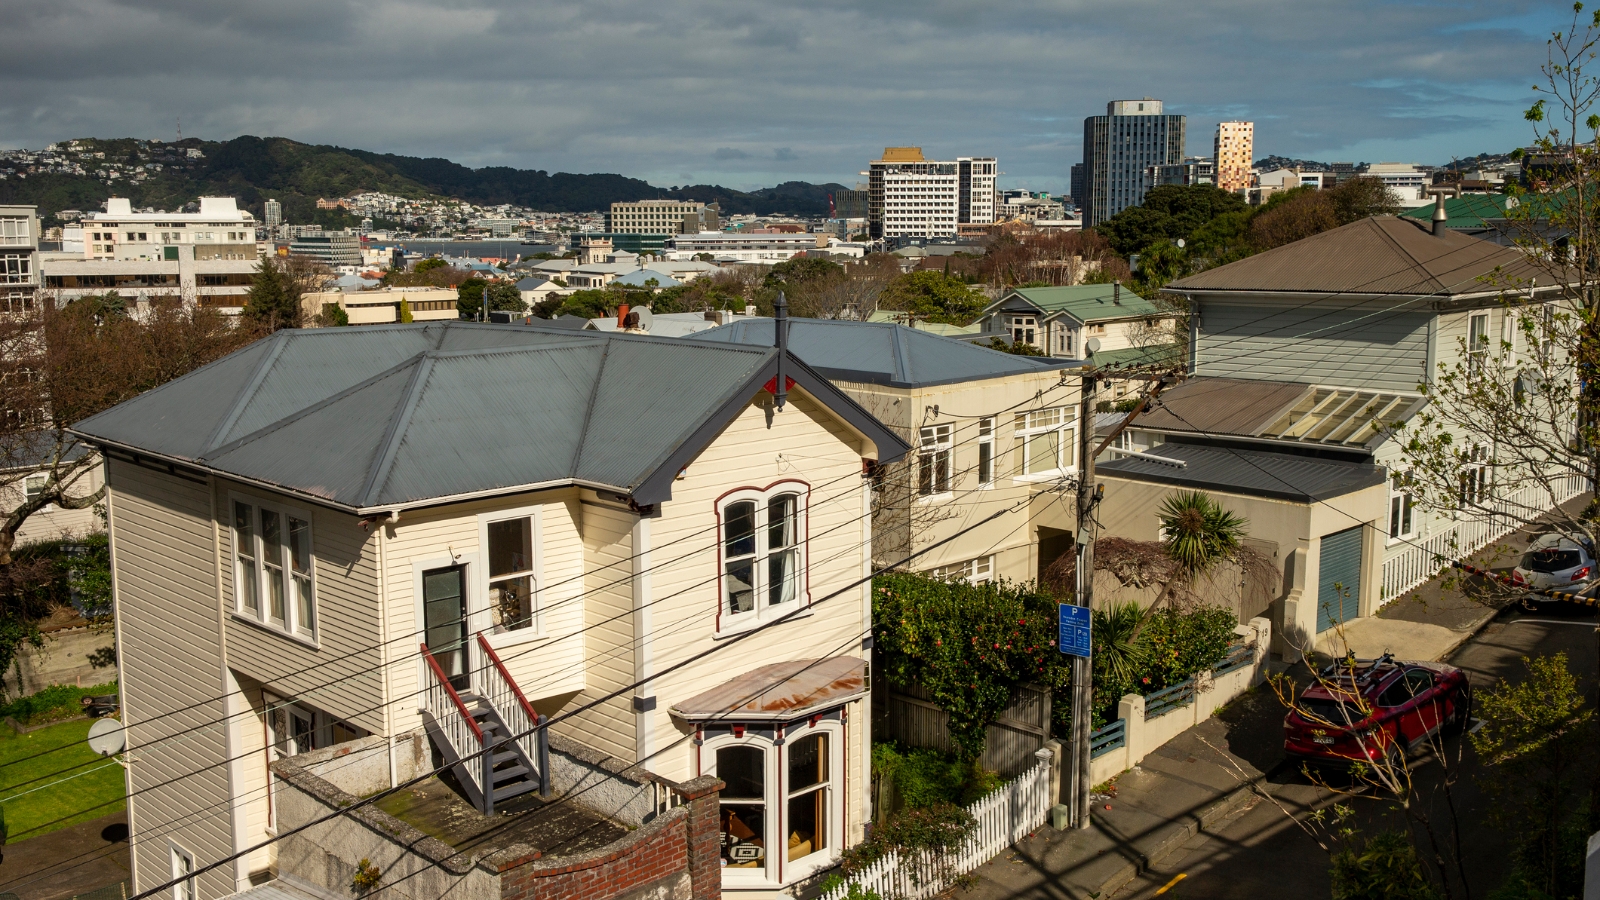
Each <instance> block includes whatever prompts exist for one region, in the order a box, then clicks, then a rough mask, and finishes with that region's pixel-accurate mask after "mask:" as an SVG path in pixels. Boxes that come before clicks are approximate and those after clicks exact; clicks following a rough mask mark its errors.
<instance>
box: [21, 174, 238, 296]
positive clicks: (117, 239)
mask: <svg viewBox="0 0 1600 900" xmlns="http://www.w3.org/2000/svg"><path fill="white" fill-rule="evenodd" d="M82 228H83V252H82V253H72V252H61V253H47V254H41V255H40V260H39V267H40V269H41V274H42V275H43V284H44V287H45V289H47V290H49V291H51V292H52V293H54V294H55V295H56V298H57V301H58V302H64V301H67V300H72V299H75V298H77V297H81V296H84V295H88V294H100V293H104V292H106V291H116V292H117V293H118V294H120V295H121V296H122V297H124V298H125V299H134V300H149V299H151V298H154V297H174V296H175V297H182V298H183V299H184V300H186V301H190V302H194V303H198V304H200V305H201V306H216V307H220V308H223V309H224V310H232V311H237V310H238V309H239V308H240V307H242V306H243V305H244V295H245V294H246V293H248V292H249V290H250V284H251V282H252V281H253V280H254V277H255V271H256V264H257V259H258V253H257V249H256V221H255V217H254V216H252V215H251V214H250V213H248V212H246V211H245V210H242V209H239V207H238V204H237V203H235V202H234V199H233V198H232V197H201V198H200V211H199V212H193V213H168V212H134V211H133V208H132V204H131V203H130V202H129V201H128V199H127V198H125V197H112V198H110V199H109V200H107V201H106V211H105V212H103V213H89V214H88V215H86V216H84V217H83V223H82Z"/></svg>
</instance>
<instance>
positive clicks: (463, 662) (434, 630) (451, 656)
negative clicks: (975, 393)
mask: <svg viewBox="0 0 1600 900" xmlns="http://www.w3.org/2000/svg"><path fill="white" fill-rule="evenodd" d="M466 587H467V585H466V567H465V566H451V567H449V568H447V569H430V570H429V571H426V572H423V573H422V620H423V628H424V629H425V631H424V641H425V642H426V643H427V645H428V652H429V653H432V654H433V658H434V659H436V660H438V661H439V667H440V668H441V669H444V674H445V677H446V678H449V679H450V683H451V684H452V685H454V686H455V688H456V690H465V689H466V688H467V687H468V686H469V682H470V679H469V678H468V676H467V671H468V669H467V591H466Z"/></svg>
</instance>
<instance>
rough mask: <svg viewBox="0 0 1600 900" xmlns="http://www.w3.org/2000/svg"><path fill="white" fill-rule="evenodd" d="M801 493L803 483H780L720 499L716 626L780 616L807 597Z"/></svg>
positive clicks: (748, 622) (726, 627)
mask: <svg viewBox="0 0 1600 900" xmlns="http://www.w3.org/2000/svg"><path fill="white" fill-rule="evenodd" d="M805 497H806V495H805V491H804V485H801V484H799V483H797V482H781V483H779V484H777V485H775V486H773V487H771V488H769V489H767V490H765V491H761V490H755V489H746V490H740V491H735V492H734V493H732V494H730V495H728V496H726V497H724V498H723V500H722V503H721V505H720V506H719V508H718V510H717V515H718V518H719V520H720V522H721V526H722V573H721V576H722V608H721V611H720V612H719V614H718V617H717V628H718V630H719V631H726V630H728V629H729V628H730V627H734V628H738V627H744V626H746V625H749V624H753V623H755V622H758V621H761V620H765V619H771V618H774V617H777V616H781V615H784V614H786V613H788V612H789V611H790V610H792V609H794V608H795V606H796V604H798V603H800V602H801V601H802V600H804V598H805V597H806V559H805V549H806V546H805V535H804V534H803V533H802V532H803V530H804V526H805V515H804V505H805Z"/></svg>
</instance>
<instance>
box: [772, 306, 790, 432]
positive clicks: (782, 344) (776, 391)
mask: <svg viewBox="0 0 1600 900" xmlns="http://www.w3.org/2000/svg"><path fill="white" fill-rule="evenodd" d="M772 337H773V341H772V343H773V346H775V347H777V348H778V374H777V375H776V376H775V377H774V378H773V379H772V395H773V397H775V398H776V399H777V406H778V408H779V409H783V402H784V399H785V398H786V397H787V396H788V393H789V389H788V385H787V384H785V383H784V379H786V378H787V377H788V375H786V374H785V373H784V371H783V359H784V357H785V356H787V355H788V353H789V302H788V301H787V300H785V299H784V298H783V291H779V292H778V299H777V300H776V301H775V302H774V303H773V304H772Z"/></svg>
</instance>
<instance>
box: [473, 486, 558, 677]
mask: <svg viewBox="0 0 1600 900" xmlns="http://www.w3.org/2000/svg"><path fill="white" fill-rule="evenodd" d="M478 527H479V540H480V541H481V542H482V546H483V548H484V549H485V550H486V551H487V553H486V554H485V558H486V560H487V565H484V566H481V567H479V568H481V569H482V575H481V580H479V585H480V588H479V589H480V591H481V593H480V594H479V596H482V597H484V598H485V600H484V603H483V605H482V607H481V608H482V609H483V610H484V611H485V612H486V613H487V615H486V617H484V618H478V619H475V620H474V622H473V625H472V628H473V630H474V631H477V630H482V631H485V632H487V633H488V634H489V635H490V636H491V637H497V636H500V635H514V636H515V637H516V638H521V637H527V638H533V637H537V636H538V635H540V634H542V633H543V630H544V629H543V624H542V620H541V619H540V615H539V612H540V610H539V587H540V581H541V577H542V574H543V573H542V568H541V562H542V557H541V554H540V547H539V543H540V542H539V533H540V532H539V529H540V516H539V509H538V507H525V508H522V509H515V510H505V511H501V512H494V513H485V514H483V515H481V516H479V517H478ZM517 642H518V641H517V640H515V639H502V640H496V641H494V644H495V645H497V646H504V645H505V644H507V643H517Z"/></svg>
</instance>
